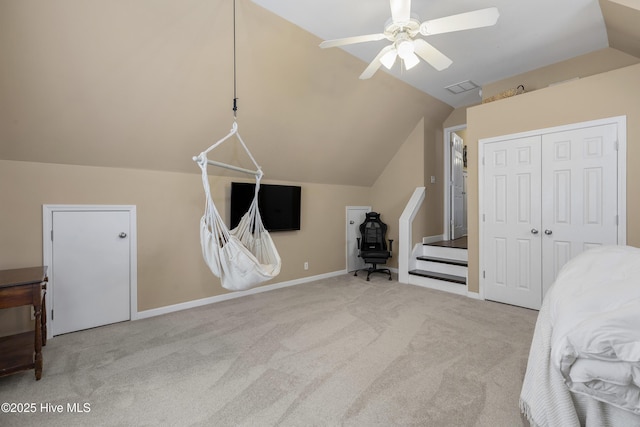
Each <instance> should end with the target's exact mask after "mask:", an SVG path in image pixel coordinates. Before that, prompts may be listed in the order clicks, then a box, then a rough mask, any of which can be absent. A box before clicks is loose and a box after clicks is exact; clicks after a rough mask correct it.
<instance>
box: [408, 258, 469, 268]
mask: <svg viewBox="0 0 640 427" xmlns="http://www.w3.org/2000/svg"><path fill="white" fill-rule="evenodd" d="M416 259H419V260H421V261H431V262H439V263H442V264H451V265H461V266H463V267H466V266H467V265H468V264H467V261H463V260H460V259H452V258H440V257H435V256H419V257H416Z"/></svg>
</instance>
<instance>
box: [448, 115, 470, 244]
mask: <svg viewBox="0 0 640 427" xmlns="http://www.w3.org/2000/svg"><path fill="white" fill-rule="evenodd" d="M466 131H467V125H466V124H464V125H458V126H452V127H449V128H446V129H445V130H444V141H443V142H444V149H443V153H444V179H443V185H444V215H443V218H444V227H443V230H444V232H443V237H444V239H445V240H455V239H458V238H460V237H463V236H466V235H467V188H466V184H467V182H466V177H467V155H466V142H465V138H466V136H467V135H466Z"/></svg>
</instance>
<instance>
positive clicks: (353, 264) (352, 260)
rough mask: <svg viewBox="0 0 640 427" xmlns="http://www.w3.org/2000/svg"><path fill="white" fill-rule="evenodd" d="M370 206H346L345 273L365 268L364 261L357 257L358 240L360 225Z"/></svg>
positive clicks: (369, 210)
mask: <svg viewBox="0 0 640 427" xmlns="http://www.w3.org/2000/svg"><path fill="white" fill-rule="evenodd" d="M367 212H371V207H370V206H347V271H356V270H359V269H361V268H364V267H365V264H364V260H363V259H362V258H360V257H359V256H358V240H357V239H358V238H359V237H360V224H362V223H363V222H364V220H365V217H366V214H367Z"/></svg>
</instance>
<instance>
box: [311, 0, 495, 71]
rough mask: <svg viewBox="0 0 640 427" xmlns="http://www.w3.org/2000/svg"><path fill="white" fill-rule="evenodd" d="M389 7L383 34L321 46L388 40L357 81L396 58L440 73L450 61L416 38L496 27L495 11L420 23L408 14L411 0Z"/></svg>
mask: <svg viewBox="0 0 640 427" xmlns="http://www.w3.org/2000/svg"><path fill="white" fill-rule="evenodd" d="M390 5H391V19H390V20H389V21H387V24H386V25H385V29H384V32H382V33H379V34H369V35H364V36H355V37H347V38H342V39H335V40H326V41H323V42H322V43H320V47H321V48H323V49H326V48H329V47H338V46H346V45H350V44H355V43H364V42H369V41H378V40H382V39H387V40H389V41H390V42H391V44H390V45H387V46H385V47H383V48H382V50H380V52H379V53H378V55H376V57H375V58H374V59H373V61H371V63H370V64H369V65H368V66H367V68H366V69H365V70H364V72H363V73H362V74H361V75H360V79H368V78H370V77H372V76H373V75H374V74H375V73H376V71H378V69H379V68H380V66H382V65H384V66H385V67H386V68H387V69H391V68H392V67H393V64H394V63H395V62H396V58H397V57H398V56H399V57H400V58H401V59H402V63H403V65H404V69H405V70H409V69H411V68H413V67H415V66H416V65H418V64H419V63H420V58H422V59H423V60H424V61H425V62H427V63H428V64H429V65H431V66H432V67H433V68H435V69H436V70H438V71H441V70H444V69H445V68H447V67H449V66H450V65H451V64H452V63H453V61H452V60H451V59H449V58H448V57H447V56H446V55H444V54H443V53H442V52H440V51H439V50H438V49H436V48H435V47H433V46H432V45H431V44H429V43H427V42H426V41H425V40H424V39H422V38H420V37H418V36H419V35H422V36H429V35H433V34H444V33H450V32H454V31H462V30H470V29H474V28H481V27H489V26H492V25H495V24H496V22H498V18H499V16H500V13H499V12H498V9H496V8H495V7H490V8H486V9H480V10H475V11H472V12H465V13H460V14H457V15H451V16H447V17H444V18H438V19H432V20H429V21H424V22H422V23H421V22H420V19H419V18H418V17H417V16H416V15H413V16H412V15H411V0H390Z"/></svg>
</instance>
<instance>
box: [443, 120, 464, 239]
mask: <svg viewBox="0 0 640 427" xmlns="http://www.w3.org/2000/svg"><path fill="white" fill-rule="evenodd" d="M466 128H467V125H466V123H465V124H463V125H457V126H451V127H448V128H445V129H444V146H443V150H442V151H443V153H444V160H443V161H444V179H443V180H442V185H443V193H444V216H443V217H444V227H443V236H442V237H443V240H449V239H450V237H451V216H452V215H453V213H452V212H451V143H450V141H451V134H452V133H455V132H457V131H459V130H464V129H466Z"/></svg>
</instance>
